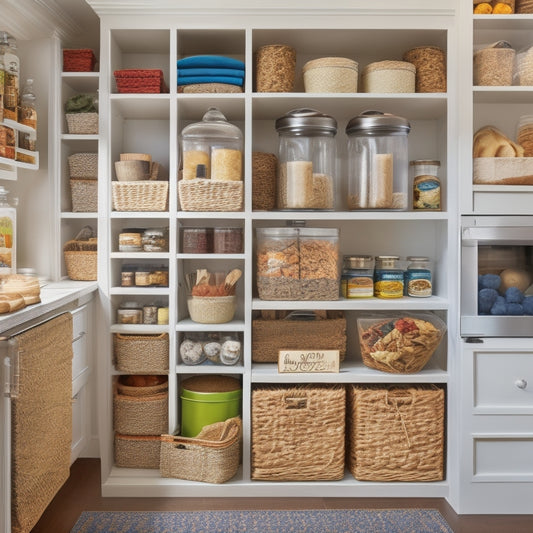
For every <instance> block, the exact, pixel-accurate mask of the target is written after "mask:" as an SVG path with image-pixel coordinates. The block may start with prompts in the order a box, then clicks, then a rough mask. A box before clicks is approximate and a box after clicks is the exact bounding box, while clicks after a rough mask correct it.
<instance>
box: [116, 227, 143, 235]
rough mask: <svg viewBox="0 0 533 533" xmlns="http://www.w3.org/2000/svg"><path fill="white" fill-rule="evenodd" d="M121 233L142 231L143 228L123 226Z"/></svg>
mask: <svg viewBox="0 0 533 533" xmlns="http://www.w3.org/2000/svg"><path fill="white" fill-rule="evenodd" d="M122 233H144V228H124V229H123V230H122V231H121V232H120V234H122Z"/></svg>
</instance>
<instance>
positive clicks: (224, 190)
mask: <svg viewBox="0 0 533 533" xmlns="http://www.w3.org/2000/svg"><path fill="white" fill-rule="evenodd" d="M178 195H179V201H180V205H181V209H182V210H183V211H242V209H243V203H244V184H243V182H242V181H217V180H211V179H201V178H195V179H191V180H185V179H182V180H180V181H178Z"/></svg>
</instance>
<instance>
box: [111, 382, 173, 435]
mask: <svg viewBox="0 0 533 533" xmlns="http://www.w3.org/2000/svg"><path fill="white" fill-rule="evenodd" d="M113 425H114V429H115V431H116V432H117V433H122V434H124V435H161V434H162V433H166V432H168V392H162V393H158V394H153V395H152V396H128V395H125V394H119V393H118V391H117V390H115V394H114V396H113Z"/></svg>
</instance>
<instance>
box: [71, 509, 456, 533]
mask: <svg viewBox="0 0 533 533" xmlns="http://www.w3.org/2000/svg"><path fill="white" fill-rule="evenodd" d="M100 532H102V533H250V532H254V533H453V531H452V529H451V528H450V526H449V525H448V524H447V523H446V521H445V520H444V518H443V517H442V515H441V514H440V513H439V512H438V511H437V510H435V509H384V510H381V509H339V510H334V509H321V510H311V511H308V510H306V511H179V512H178V511H172V512H169V511H164V512H152V511H150V512H138V511H135V512H121V511H120V512H115V511H113V512H99V511H88V512H84V513H82V514H81V516H80V518H79V519H78V521H77V522H76V524H75V526H74V528H73V529H72V531H71V533H100Z"/></svg>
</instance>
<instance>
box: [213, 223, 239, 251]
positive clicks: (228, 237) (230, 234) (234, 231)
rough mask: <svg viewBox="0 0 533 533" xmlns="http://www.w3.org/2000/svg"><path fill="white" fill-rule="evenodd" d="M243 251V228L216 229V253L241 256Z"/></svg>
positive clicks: (214, 246)
mask: <svg viewBox="0 0 533 533" xmlns="http://www.w3.org/2000/svg"><path fill="white" fill-rule="evenodd" d="M242 250H243V248H242V228H214V231H213V252H214V253H216V254H240V253H242Z"/></svg>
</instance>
